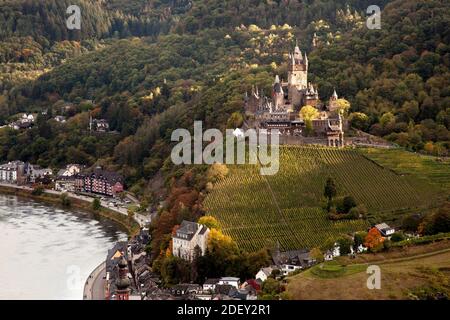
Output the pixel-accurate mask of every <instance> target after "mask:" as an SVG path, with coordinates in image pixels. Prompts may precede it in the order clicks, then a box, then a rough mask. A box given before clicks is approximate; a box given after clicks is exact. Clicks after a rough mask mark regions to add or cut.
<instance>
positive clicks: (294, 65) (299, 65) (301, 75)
mask: <svg viewBox="0 0 450 320" xmlns="http://www.w3.org/2000/svg"><path fill="white" fill-rule="evenodd" d="M305 57H306V54H305ZM290 58H291V60H290V62H289V69H288V84H289V86H294V87H296V88H297V89H304V88H306V87H307V84H308V62H307V61H308V60H307V58H306V59H304V58H303V55H302V52H301V51H300V48H299V47H298V45H296V46H295V48H294V52H293V53H292V54H290Z"/></svg>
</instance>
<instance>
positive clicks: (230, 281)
mask: <svg viewBox="0 0 450 320" xmlns="http://www.w3.org/2000/svg"><path fill="white" fill-rule="evenodd" d="M217 284H218V285H230V286H232V287H235V288H236V289H239V284H240V280H239V278H236V277H222V278H220V280H219V283H217Z"/></svg>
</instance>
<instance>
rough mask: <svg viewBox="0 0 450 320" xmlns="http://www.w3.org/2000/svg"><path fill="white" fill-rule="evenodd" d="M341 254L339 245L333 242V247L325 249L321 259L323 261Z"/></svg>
mask: <svg viewBox="0 0 450 320" xmlns="http://www.w3.org/2000/svg"><path fill="white" fill-rule="evenodd" d="M340 255H341V248H339V245H338V244H337V243H335V244H334V248H333V249H330V250H327V251H326V252H325V253H324V255H323V259H324V260H325V261H331V260H333V259H334V258H336V257H339V256H340Z"/></svg>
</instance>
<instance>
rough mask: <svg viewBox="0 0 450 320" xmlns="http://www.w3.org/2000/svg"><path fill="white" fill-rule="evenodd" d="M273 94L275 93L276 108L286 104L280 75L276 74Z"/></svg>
mask: <svg viewBox="0 0 450 320" xmlns="http://www.w3.org/2000/svg"><path fill="white" fill-rule="evenodd" d="M272 95H273V103H274V109H275V110H278V109H280V108H281V107H282V106H283V105H284V91H283V86H282V85H281V81H280V78H279V77H278V75H276V76H275V81H274V83H273V93H272Z"/></svg>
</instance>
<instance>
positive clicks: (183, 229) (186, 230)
mask: <svg viewBox="0 0 450 320" xmlns="http://www.w3.org/2000/svg"><path fill="white" fill-rule="evenodd" d="M199 226H200V225H199V224H198V223H196V222H192V221H186V220H183V222H182V223H181V225H180V227H179V228H178V230H177V232H176V235H175V236H174V237H176V238H181V239H184V240H186V239H187V240H191V239H192V238H193V237H194V235H195V234H196V232H197V230H198V228H199Z"/></svg>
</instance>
